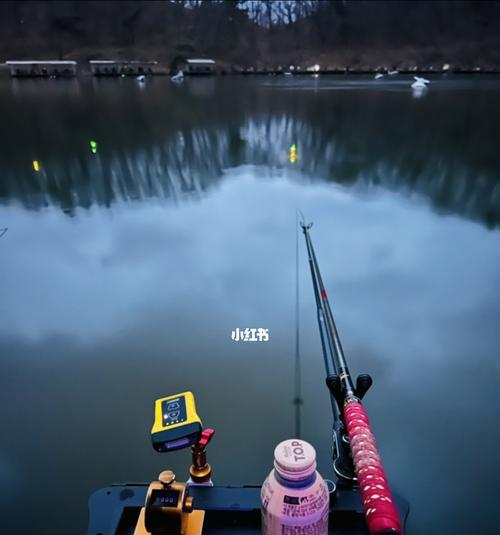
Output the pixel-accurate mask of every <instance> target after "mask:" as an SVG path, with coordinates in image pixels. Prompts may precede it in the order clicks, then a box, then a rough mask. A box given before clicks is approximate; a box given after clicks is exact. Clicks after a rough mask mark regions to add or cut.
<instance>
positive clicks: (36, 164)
mask: <svg viewBox="0 0 500 535" xmlns="http://www.w3.org/2000/svg"><path fill="white" fill-rule="evenodd" d="M33 169H34V170H35V171H36V172H37V173H38V171H40V162H39V161H38V160H33Z"/></svg>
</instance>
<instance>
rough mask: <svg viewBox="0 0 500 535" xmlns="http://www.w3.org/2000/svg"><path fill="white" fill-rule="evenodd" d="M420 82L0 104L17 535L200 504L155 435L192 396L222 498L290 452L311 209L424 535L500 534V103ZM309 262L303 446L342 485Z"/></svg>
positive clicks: (340, 82)
mask: <svg viewBox="0 0 500 535" xmlns="http://www.w3.org/2000/svg"><path fill="white" fill-rule="evenodd" d="M409 80H410V77H407V78H404V77H401V78H398V79H395V80H390V81H389V80H382V81H381V82H374V81H373V80H372V79H371V78H366V79H365V78H362V77H357V78H352V79H349V78H347V79H346V78H341V77H338V78H335V77H330V78H328V77H322V78H319V79H312V78H299V77H293V78H292V77H288V79H287V78H285V77H262V78H257V77H256V78H254V79H250V78H242V79H237V78H220V79H196V80H195V79H193V80H187V81H186V82H185V83H183V84H182V85H178V86H177V85H174V84H173V83H171V82H170V80H169V79H168V78H157V79H154V80H147V81H146V83H145V84H144V85H140V84H139V83H138V82H137V81H136V80H133V79H125V80H121V79H117V80H91V79H82V80H66V81H64V80H63V81H51V80H46V81H43V80H19V81H11V80H2V81H1V82H0V117H1V118H2V128H1V129H0V143H1V150H0V228H3V227H8V231H7V232H6V233H5V234H4V236H3V237H1V238H0V288H1V291H0V317H1V322H0V421H1V426H2V432H1V439H0V493H1V497H2V498H1V502H0V510H1V523H2V526H3V528H2V529H3V530H4V532H5V533H17V534H23V535H24V534H31V533H35V532H36V533H37V535H42V534H43V535H45V534H46V535H49V534H50V535H67V534H73V533H74V534H83V533H84V532H85V530H86V525H87V499H88V496H89V495H90V494H91V493H92V492H93V491H94V490H96V489H97V488H99V487H103V486H106V485H108V484H109V483H112V482H124V481H129V482H132V481H150V480H152V479H154V478H155V477H156V475H157V474H158V473H159V472H160V471H161V470H162V469H164V468H166V467H171V468H173V469H174V470H175V471H176V473H177V476H178V479H180V480H184V479H185V477H186V474H187V468H188V465H189V462H190V459H189V454H188V452H187V451H181V452H176V453H174V454H170V455H163V456H162V455H160V454H157V453H156V452H154V451H153V449H152V447H151V445H150V434H149V432H150V427H151V424H152V418H153V401H154V399H155V398H156V397H160V396H163V395H168V394H173V393H177V392H180V391H183V390H188V389H189V390H192V391H193V392H194V393H195V396H196V399H197V406H198V411H199V413H200V415H201V417H202V419H203V421H204V423H205V425H207V426H211V427H214V428H215V429H216V431H217V434H216V436H215V438H214V440H213V442H212V444H211V445H210V447H209V450H210V451H209V459H210V461H211V463H212V464H213V466H214V480H215V482H216V483H221V484H222V483H234V484H243V483H248V484H250V483H252V484H259V483H261V482H262V481H263V479H264V478H265V476H266V474H267V473H268V471H269V470H270V469H271V464H272V456H273V448H274V446H275V444H276V443H277V442H279V441H280V440H282V439H285V438H290V437H292V436H293V435H294V434H295V427H294V409H293V405H292V400H293V398H294V395H295V394H294V317H295V316H294V315H295V239H296V233H295V217H296V215H295V210H296V208H301V209H302V211H303V212H304V213H305V214H306V216H307V218H309V219H311V220H314V223H315V225H314V227H313V232H312V238H313V241H314V244H315V247H316V253H317V256H318V259H319V262H320V267H321V269H322V271H323V278H324V280H325V285H326V287H327V288H328V289H329V290H330V294H331V295H332V296H333V301H332V305H333V307H334V314H335V315H336V319H337V323H338V328H339V330H340V334H341V337H342V340H343V344H344V349H345V350H346V354H347V357H348V359H349V362H350V365H351V368H352V372H353V373H354V374H358V373H363V372H365V373H370V374H372V376H373V377H374V381H375V384H374V387H373V388H372V390H371V391H370V392H369V393H368V394H367V397H366V408H367V411H368V413H369V415H370V417H371V420H372V424H373V428H374V430H375V433H376V435H377V438H378V444H379V447H380V450H381V453H382V456H383V459H384V461H385V467H386V471H387V473H388V476H389V479H390V481H391V483H392V486H393V489H394V490H396V491H397V492H399V493H401V494H402V495H404V496H405V497H406V498H407V499H408V501H409V502H410V504H411V513H410V518H409V523H408V534H411V535H419V534H426V535H429V534H440V535H441V534H443V533H447V534H448V533H449V534H471V533H494V532H497V528H499V525H498V524H499V520H498V513H497V503H498V499H499V491H498V481H499V480H500V463H499V454H498V451H499V448H500V444H499V442H500V440H499V438H500V437H499V434H500V430H499V429H500V428H499V426H498V410H499V403H498V392H499V383H500V381H499V378H500V364H499V362H500V361H499V348H500V328H499V324H500V299H499V297H500V234H499V226H500V150H499V141H498V139H499V138H498V133H499V131H500V130H499V129H500V80H498V79H495V78H487V77H477V78H476V77H470V78H464V79H460V78H456V77H455V78H453V77H450V78H441V77H440V78H436V79H434V80H433V81H432V82H431V85H430V87H429V90H428V91H427V92H426V93H425V94H423V95H421V96H420V97H419V98H418V96H416V95H413V94H412V91H411V89H410V88H409V84H410V81H409ZM91 140H94V141H96V143H97V154H92V152H91V149H90V145H89V142H90V141H91ZM292 144H296V146H297V156H298V158H297V161H296V162H295V163H291V162H290V161H289V149H290V146H291V145H292ZM34 160H37V161H38V162H39V166H40V170H39V171H38V172H36V171H35V170H34V169H33V161H34ZM300 240H301V241H300V243H299V245H300V313H301V349H302V385H303V397H304V400H305V403H304V405H303V411H302V431H303V432H302V436H303V437H304V438H305V439H307V440H308V441H310V442H311V443H312V444H313V445H314V446H315V447H316V448H317V450H318V457H319V469H320V471H321V472H322V474H323V475H324V476H326V477H331V475H332V471H331V466H330V449H331V432H330V429H331V415H330V410H329V409H330V406H329V401H328V393H327V391H326V387H324V370H323V360H322V356H321V348H320V340H319V334H318V328H317V325H316V315H315V306H314V298H313V292H312V288H311V282H310V276H309V272H308V266H307V262H306V257H305V245H304V243H303V240H302V237H300ZM236 327H240V328H245V327H264V328H268V329H269V332H270V340H269V342H267V343H236V342H234V341H232V340H231V331H232V330H234V329H235V328H236ZM35 528H36V529H35Z"/></svg>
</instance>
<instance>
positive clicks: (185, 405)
mask: <svg viewBox="0 0 500 535" xmlns="http://www.w3.org/2000/svg"><path fill="white" fill-rule="evenodd" d="M202 431H203V428H202V424H201V420H200V417H199V416H198V414H197V413H196V405H195V403H194V396H193V394H192V392H182V394H176V395H174V396H168V397H166V398H160V399H157V400H156V402H155V419H154V423H153V428H152V429H151V440H152V442H153V448H154V449H155V450H156V451H159V452H166V451H175V450H179V449H182V448H186V447H188V446H192V445H194V444H196V443H198V441H199V440H200V438H201V433H202Z"/></svg>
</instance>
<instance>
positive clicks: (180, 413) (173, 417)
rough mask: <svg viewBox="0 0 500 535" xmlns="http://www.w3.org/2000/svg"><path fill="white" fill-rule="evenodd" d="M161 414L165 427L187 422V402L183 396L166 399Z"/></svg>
mask: <svg viewBox="0 0 500 535" xmlns="http://www.w3.org/2000/svg"><path fill="white" fill-rule="evenodd" d="M161 412H162V417H163V422H162V423H163V426H164V427H168V426H170V425H174V424H180V423H182V422H185V421H186V420H187V413H186V400H185V399H184V397H182V396H180V397H178V398H172V399H166V400H165V401H164V402H163V403H162V405H161Z"/></svg>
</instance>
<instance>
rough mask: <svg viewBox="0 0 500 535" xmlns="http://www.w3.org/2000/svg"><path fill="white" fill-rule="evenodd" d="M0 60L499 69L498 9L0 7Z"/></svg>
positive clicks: (425, 5) (214, 0)
mask: <svg viewBox="0 0 500 535" xmlns="http://www.w3.org/2000/svg"><path fill="white" fill-rule="evenodd" d="M0 35H1V37H2V38H1V40H0V60H2V61H5V60H7V59H76V60H80V61H86V60H88V59H99V58H109V57H112V58H117V59H119V58H127V59H134V58H136V59H138V58H141V59H156V60H159V61H162V62H166V63H169V62H171V61H172V60H173V59H174V58H175V57H176V56H179V55H187V56H189V55H196V56H210V57H213V58H214V59H216V60H218V62H219V64H220V65H223V66H226V67H227V68H228V69H231V68H248V67H250V66H252V67H256V68H259V67H276V66H277V65H279V64H283V65H289V64H295V65H297V64H307V63H308V62H309V63H320V64H321V65H322V66H323V65H324V66H325V67H326V66H330V67H343V66H351V67H363V66H369V67H372V68H373V67H376V66H387V67H391V66H402V67H405V66H408V67H411V66H412V65H420V66H425V65H436V66H441V65H443V63H450V64H453V65H457V66H463V67H465V68H474V67H481V68H498V67H500V2H493V1H479V0H464V1H402V2H395V1H377V0H373V1H366V0H365V1H362V0H357V1H355V0H331V1H328V0H304V1H301V2H294V1H289V0H275V1H268V2H264V1H258V0H247V1H240V2H238V1H231V0H211V1H209V0H191V1H168V0H165V1H141V2H139V1H121V2H120V1H82V0H67V1H23V2H19V1H3V2H0Z"/></svg>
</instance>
